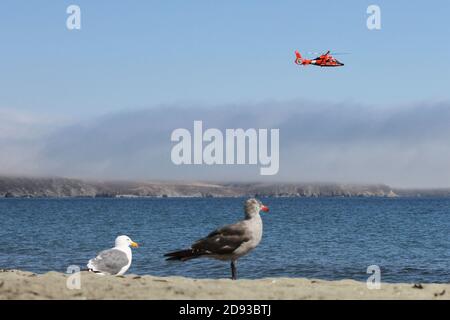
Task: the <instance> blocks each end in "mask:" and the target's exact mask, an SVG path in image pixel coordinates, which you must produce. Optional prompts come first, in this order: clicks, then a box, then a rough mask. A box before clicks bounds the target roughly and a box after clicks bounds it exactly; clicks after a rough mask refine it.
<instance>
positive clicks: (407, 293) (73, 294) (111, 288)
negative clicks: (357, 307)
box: [0, 270, 450, 300]
mask: <svg viewBox="0 0 450 320" xmlns="http://www.w3.org/2000/svg"><path fill="white" fill-rule="evenodd" d="M79 275H80V279H81V289H72V290H70V289H68V288H67V286H66V283H67V280H68V278H69V275H67V274H63V273H58V272H53V271H52V272H48V273H45V274H35V273H31V272H25V271H20V270H3V271H0V300H21V299H33V300H41V299H63V300H67V299H81V300H86V299H87V300H91V299H108V300H109V299H125V300H131V299H133V300H134V299H136V300H146V299H149V300H153V299H169V300H178V299H181V300H183V299H192V300H195V299H206V300H210V299H212V300H215V299H217V300H219V299H221V300H246V299H255V300H272V299H281V300H291V299H295V300H297V299H301V300H316V299H318V300H324V299H325V300H349V299H352V300H353V299H356V300H368V299H395V300H398V299H400V300H410V299H412V300H416V299H426V300H450V283H448V284H432V283H429V284H421V285H420V286H419V288H417V286H416V287H415V286H414V284H411V283H381V288H380V289H372V290H369V289H368V288H367V285H366V283H365V282H359V281H355V280H338V281H326V280H319V279H306V278H264V279H255V280H248V279H242V280H237V281H231V280H229V279H191V278H185V277H154V276H151V275H144V276H138V275H132V274H129V275H125V276H100V275H97V274H93V273H90V272H86V271H82V272H81V273H80V274H79Z"/></svg>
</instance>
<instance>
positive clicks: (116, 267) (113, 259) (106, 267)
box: [88, 249, 129, 274]
mask: <svg viewBox="0 0 450 320" xmlns="http://www.w3.org/2000/svg"><path fill="white" fill-rule="evenodd" d="M128 263H129V260H128V257H127V255H126V254H125V252H123V251H121V250H117V249H108V250H104V251H102V252H100V253H99V254H98V256H97V257H96V258H94V259H91V260H89V263H88V268H89V269H92V270H93V271H96V272H101V273H108V274H117V273H119V272H120V270H122V268H123V267H125V266H126V265H127V264H128Z"/></svg>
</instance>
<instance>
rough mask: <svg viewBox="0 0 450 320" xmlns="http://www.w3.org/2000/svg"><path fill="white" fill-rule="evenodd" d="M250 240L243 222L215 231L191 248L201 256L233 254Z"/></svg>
mask: <svg viewBox="0 0 450 320" xmlns="http://www.w3.org/2000/svg"><path fill="white" fill-rule="evenodd" d="M249 240H250V235H249V231H248V228H247V227H246V225H245V224H244V222H243V221H241V222H238V223H235V224H230V225H227V226H224V227H221V228H219V229H217V230H214V231H213V232H211V233H210V234H209V235H208V236H206V237H205V238H202V239H200V240H197V241H196V242H195V243H194V244H193V245H192V247H191V248H192V249H193V251H195V252H198V253H199V254H201V255H210V254H212V255H215V254H231V253H233V251H234V250H236V249H237V248H239V247H240V246H241V245H242V244H243V243H244V242H247V241H249Z"/></svg>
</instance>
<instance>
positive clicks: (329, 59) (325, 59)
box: [294, 50, 344, 67]
mask: <svg viewBox="0 0 450 320" xmlns="http://www.w3.org/2000/svg"><path fill="white" fill-rule="evenodd" d="M294 62H295V63H296V64H298V65H300V66H307V65H310V64H311V65H313V66H318V67H342V66H343V65H344V64H343V63H342V62H340V61H339V60H337V59H336V58H334V57H333V56H332V55H331V54H330V50H328V51H327V52H326V53H324V54H321V55H320V56H318V57H317V58H315V59H311V60H309V59H304V58H302V56H301V54H300V52H298V51H297V50H296V51H295V61H294Z"/></svg>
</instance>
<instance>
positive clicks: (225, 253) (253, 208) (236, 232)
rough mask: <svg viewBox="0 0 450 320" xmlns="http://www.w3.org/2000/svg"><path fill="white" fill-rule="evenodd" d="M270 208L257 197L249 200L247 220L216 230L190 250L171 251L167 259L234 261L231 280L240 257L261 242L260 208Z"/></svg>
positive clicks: (234, 278)
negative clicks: (203, 258)
mask: <svg viewBox="0 0 450 320" xmlns="http://www.w3.org/2000/svg"><path fill="white" fill-rule="evenodd" d="M261 210H262V211H265V212H267V211H269V208H268V207H266V206H265V205H263V204H262V203H261V201H259V200H257V199H248V200H247V201H246V202H245V206H244V212H245V219H244V220H242V221H239V222H237V223H235V224H230V225H226V226H224V227H221V228H219V229H216V230H214V231H213V232H211V233H210V234H209V235H207V236H206V237H205V238H202V239H200V240H197V241H196V242H195V243H194V244H193V245H192V246H191V247H190V248H189V249H186V250H180V251H174V252H169V253H167V254H165V255H164V256H165V257H167V259H166V260H180V261H186V260H190V259H195V258H202V257H206V258H213V259H218V260H222V261H231V279H233V280H236V279H237V270H236V260H237V259H239V258H240V257H242V256H244V255H246V254H247V253H249V252H250V251H251V250H253V249H254V248H255V247H256V246H257V245H258V244H259V243H260V242H261V238H262V232H263V224H262V219H261V216H260V215H259V212H260V211H261Z"/></svg>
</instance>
